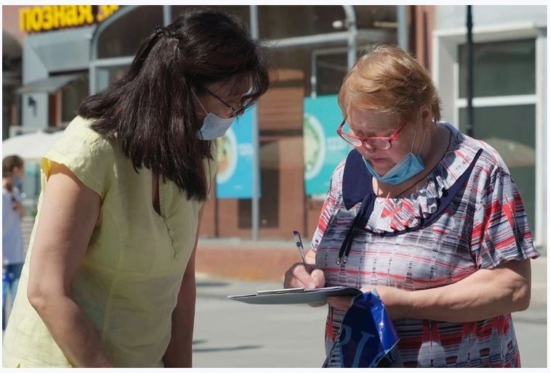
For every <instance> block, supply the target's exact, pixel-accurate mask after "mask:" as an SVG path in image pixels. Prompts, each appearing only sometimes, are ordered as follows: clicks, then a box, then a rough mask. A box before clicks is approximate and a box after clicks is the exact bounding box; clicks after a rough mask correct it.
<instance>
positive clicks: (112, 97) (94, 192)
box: [3, 10, 269, 367]
mask: <svg viewBox="0 0 550 373" xmlns="http://www.w3.org/2000/svg"><path fill="white" fill-rule="evenodd" d="M268 86H269V66H268V63H267V60H266V57H265V51H264V50H263V49H262V48H261V47H260V46H259V44H258V43H257V42H256V41H254V40H253V39H251V37H250V35H249V33H248V32H247V30H246V28H245V27H244V25H243V24H242V22H241V21H239V20H238V19H237V18H235V17H233V16H231V15H228V14H225V13H222V12H217V11H211V10H201V11H193V12H190V13H187V14H185V15H184V16H182V17H181V18H179V19H177V20H176V21H175V22H173V23H172V24H170V25H169V26H167V27H163V28H161V27H158V28H157V29H156V30H155V31H154V32H153V33H152V34H151V36H149V37H148V38H147V39H146V40H145V41H144V42H143V44H142V45H141V47H140V48H139V50H138V52H137V54H136V56H135V58H134V61H133V62H132V65H131V66H130V68H129V70H128V72H127V73H126V75H125V76H124V77H123V78H122V79H121V80H119V81H118V82H116V83H114V84H113V85H112V86H110V87H109V88H108V89H107V90H105V91H104V92H101V93H99V94H96V95H93V96H91V97H89V98H87V99H86V100H85V101H84V103H83V104H82V106H81V107H80V109H79V116H78V117H77V118H76V119H75V120H74V121H73V122H72V123H71V124H70V125H69V127H68V128H67V129H66V131H65V135H64V137H63V138H62V139H61V140H60V141H59V142H58V143H57V144H56V145H54V146H53V148H52V149H51V150H50V151H49V152H48V153H47V154H46V156H45V157H44V158H43V159H42V162H41V167H42V187H43V192H42V196H41V198H40V204H39V212H38V216H37V222H36V224H35V227H34V230H33V234H32V238H31V243H30V248H29V253H28V255H29V258H28V259H29V260H27V262H26V264H25V267H24V269H23V274H22V277H21V289H20V290H21V292H22V293H23V294H25V293H26V294H27V297H18V299H17V301H16V304H15V306H14V309H13V312H12V315H11V318H10V322H9V324H8V329H7V331H6V334H5V337H4V350H3V365H4V367H17V366H19V367H71V366H73V367H191V366H192V357H191V350H192V349H191V346H192V336H193V320H194V312H195V274H194V257H195V248H196V244H197V233H198V230H199V227H200V218H201V209H202V206H203V203H204V201H205V200H206V198H207V196H208V193H209V189H210V185H211V182H212V178H213V177H214V174H215V171H216V165H215V160H214V157H213V150H214V148H213V142H212V141H211V140H214V139H215V138H217V137H220V136H223V135H224V133H225V131H226V130H227V129H228V127H229V126H230V125H231V123H232V122H233V120H234V119H235V117H237V116H238V115H240V114H242V113H243V112H244V110H245V109H246V107H248V106H250V105H251V104H253V103H254V102H255V101H256V100H257V99H258V98H259V97H260V96H261V95H262V94H264V93H265V92H266V90H267V89H268Z"/></svg>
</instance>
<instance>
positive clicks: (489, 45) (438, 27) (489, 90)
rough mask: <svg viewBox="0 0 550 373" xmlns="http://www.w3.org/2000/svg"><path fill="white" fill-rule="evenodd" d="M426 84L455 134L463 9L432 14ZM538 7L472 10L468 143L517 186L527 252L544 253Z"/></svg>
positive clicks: (462, 88)
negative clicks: (495, 157) (499, 162)
mask: <svg viewBox="0 0 550 373" xmlns="http://www.w3.org/2000/svg"><path fill="white" fill-rule="evenodd" d="M435 8H436V9H435V27H434V30H433V34H432V44H433V50H432V55H433V69H432V73H433V77H434V80H435V81H436V84H437V87H438V90H439V93H440V96H441V99H442V101H443V113H442V114H443V118H444V119H445V120H447V121H449V122H451V123H453V124H455V125H456V126H458V127H459V128H460V129H461V130H462V131H463V132H465V130H466V126H467V124H469V123H467V122H468V118H467V114H466V105H467V102H466V78H467V63H466V61H467V48H466V6H436V7H435ZM546 17H547V8H546V6H524V5H517V6H477V5H476V6H473V7H472V18H473V31H472V33H473V42H474V70H473V74H474V95H473V107H474V118H473V123H472V125H473V136H474V137H476V138H479V139H482V140H484V141H486V142H487V143H489V144H491V145H492V146H493V147H495V148H496V149H497V151H499V153H500V154H501V156H502V158H503V160H504V162H505V163H506V164H507V166H508V167H509V169H510V173H511V175H512V177H513V178H514V179H515V181H516V183H517V184H518V186H519V189H520V191H521V193H522V196H523V198H524V202H525V208H526V211H527V216H528V219H529V222H530V225H531V227H532V229H533V233H534V239H535V244H536V246H537V247H539V248H541V249H543V251H545V250H546V232H547V217H546V203H547V200H546V195H547V192H546V190H547V189H546V188H547V184H546V178H547V164H546V159H547V158H546V157H547V156H546V147H547V143H546V139H547V129H546V125H547V123H546V119H547V114H546V105H547V91H546V66H547V61H546V54H547V52H546V33H547V18H546Z"/></svg>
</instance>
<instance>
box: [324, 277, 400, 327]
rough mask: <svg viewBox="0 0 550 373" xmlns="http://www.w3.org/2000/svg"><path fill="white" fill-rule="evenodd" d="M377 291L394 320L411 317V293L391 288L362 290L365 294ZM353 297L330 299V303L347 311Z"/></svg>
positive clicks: (369, 287) (372, 287)
mask: <svg viewBox="0 0 550 373" xmlns="http://www.w3.org/2000/svg"><path fill="white" fill-rule="evenodd" d="M373 289H376V291H377V292H378V295H379V296H380V299H381V300H382V302H383V303H384V306H385V307H386V311H388V314H389V315H390V318H391V319H392V320H399V319H405V318H407V317H408V315H409V296H410V292H409V291H406V290H402V289H398V288H394V287H391V286H380V285H377V286H365V287H362V288H361V291H362V292H363V293H368V292H370V291H372V290H373ZM352 301H353V297H329V298H328V303H329V304H330V305H331V306H332V307H334V308H336V309H337V310H340V311H344V312H345V311H347V310H348V309H349V308H350V306H351V303H352Z"/></svg>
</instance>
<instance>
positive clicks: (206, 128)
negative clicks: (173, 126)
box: [191, 91, 235, 140]
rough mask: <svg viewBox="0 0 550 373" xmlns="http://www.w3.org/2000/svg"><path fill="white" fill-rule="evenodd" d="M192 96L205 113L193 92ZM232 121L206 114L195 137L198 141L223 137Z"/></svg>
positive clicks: (210, 113) (233, 118) (232, 119)
mask: <svg viewBox="0 0 550 373" xmlns="http://www.w3.org/2000/svg"><path fill="white" fill-rule="evenodd" d="M191 92H193V91H191ZM193 95H194V96H195V98H196V99H197V101H198V102H199V104H200V105H201V107H202V110H204V112H205V113H206V112H207V111H206V109H205V108H204V106H203V105H202V102H201V100H199V98H198V97H197V95H196V94H195V92H193ZM233 121H235V117H231V118H226V119H224V118H220V117H218V116H217V115H216V114H214V113H212V112H209V113H208V114H206V117H204V119H203V121H202V127H201V129H200V130H198V131H197V136H198V138H199V139H200V140H214V139H217V138H218V137H222V136H224V135H225V133H226V132H227V130H228V129H229V127H231V125H232V124H233Z"/></svg>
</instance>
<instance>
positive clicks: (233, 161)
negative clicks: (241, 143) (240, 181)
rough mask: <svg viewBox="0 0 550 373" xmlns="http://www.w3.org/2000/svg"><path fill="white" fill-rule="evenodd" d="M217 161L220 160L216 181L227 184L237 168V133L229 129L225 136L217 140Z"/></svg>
mask: <svg viewBox="0 0 550 373" xmlns="http://www.w3.org/2000/svg"><path fill="white" fill-rule="evenodd" d="M216 145H217V149H218V151H217V159H218V174H217V176H216V181H217V182H218V183H225V182H226V181H228V180H229V179H231V177H232V176H233V173H234V172H235V168H236V167H237V157H238V154H237V138H236V136H235V132H233V130H232V129H231V128H229V129H228V130H227V132H226V134H225V136H223V137H220V138H218V139H217V140H216Z"/></svg>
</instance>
